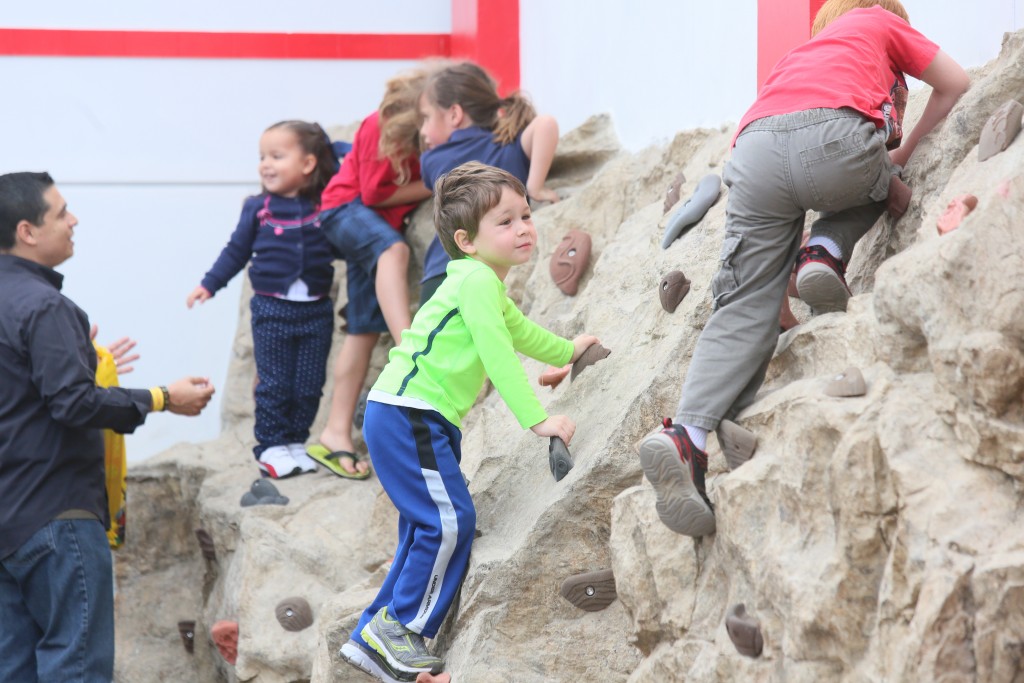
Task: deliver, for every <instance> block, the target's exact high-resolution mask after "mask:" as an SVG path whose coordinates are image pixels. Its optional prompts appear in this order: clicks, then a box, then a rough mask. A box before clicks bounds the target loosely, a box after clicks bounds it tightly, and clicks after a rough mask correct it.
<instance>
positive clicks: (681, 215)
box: [661, 173, 722, 249]
mask: <svg viewBox="0 0 1024 683" xmlns="http://www.w3.org/2000/svg"><path fill="white" fill-rule="evenodd" d="M721 193H722V179H721V178H719V177H718V176H717V175H715V174H714V173H711V174H709V175H706V176H704V177H703V178H701V180H700V182H699V183H697V189H696V190H694V191H693V195H692V196H691V197H690V198H689V199H687V200H686V203H685V204H683V205H682V206H681V207H679V209H678V210H677V211H676V212H675V213H674V214H672V218H670V219H669V220H668V225H667V226H666V227H665V235H664V236H663V237H662V238H661V248H662V249H668V248H669V246H670V245H671V244H672V243H673V242H675V241H676V240H677V239H679V238H680V237H682V235H683V233H684V232H686V229H687V228H689V227H691V226H694V225H696V224H697V223H698V222H700V219H701V218H704V214H706V213H707V212H708V209H710V208H711V207H712V206H713V205H714V203H715V202H716V201H718V196H719V195H720V194H721Z"/></svg>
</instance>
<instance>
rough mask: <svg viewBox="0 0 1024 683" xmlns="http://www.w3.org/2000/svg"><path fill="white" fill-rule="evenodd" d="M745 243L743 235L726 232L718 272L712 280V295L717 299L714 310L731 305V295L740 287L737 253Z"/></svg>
mask: <svg viewBox="0 0 1024 683" xmlns="http://www.w3.org/2000/svg"><path fill="white" fill-rule="evenodd" d="M742 242H743V235H740V234H739V233H735V232H726V233H725V238H724V239H723V240H722V253H721V254H720V255H719V256H718V260H719V265H718V272H717V273H715V277H713V278H712V279H711V295H712V296H713V297H714V298H715V301H714V306H713V308H714V310H718V308H719V307H721V306H724V305H725V304H727V303H729V302H728V298H729V295H730V294H732V293H733V292H734V291H736V288H737V287H739V277H738V274H737V272H736V265H735V263H734V261H735V257H736V252H737V251H738V250H739V248H740V244H741V243H742Z"/></svg>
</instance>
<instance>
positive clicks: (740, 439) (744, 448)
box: [717, 420, 757, 470]
mask: <svg viewBox="0 0 1024 683" xmlns="http://www.w3.org/2000/svg"><path fill="white" fill-rule="evenodd" d="M717 433H718V445H719V446H721V447H722V455H724V456H725V461H726V462H727V463H729V469H730V470H734V469H736V468H737V467H739V466H740V465H742V464H743V463H745V462H746V461H748V460H750V458H752V457H753V456H754V450H756V449H757V437H756V436H754V433H753V432H752V431H750V430H748V429H744V428H743V427H740V426H739V425H738V424H736V423H735V422H733V421H731V420H722V421H721V422H720V423H719V425H718V432H717Z"/></svg>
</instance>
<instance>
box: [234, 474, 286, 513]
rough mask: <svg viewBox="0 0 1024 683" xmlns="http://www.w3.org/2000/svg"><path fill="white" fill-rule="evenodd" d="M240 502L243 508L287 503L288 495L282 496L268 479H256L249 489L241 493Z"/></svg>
mask: <svg viewBox="0 0 1024 683" xmlns="http://www.w3.org/2000/svg"><path fill="white" fill-rule="evenodd" d="M240 503H241V505H242V507H244V508H247V507H252V506H253V505H287V504H288V496H282V495H281V492H280V491H278V490H277V487H276V486H274V485H273V484H272V483H271V482H270V480H269V479H257V480H256V481H254V482H253V483H252V486H250V487H249V490H248V491H246V492H245V493H244V494H242V500H241V501H240Z"/></svg>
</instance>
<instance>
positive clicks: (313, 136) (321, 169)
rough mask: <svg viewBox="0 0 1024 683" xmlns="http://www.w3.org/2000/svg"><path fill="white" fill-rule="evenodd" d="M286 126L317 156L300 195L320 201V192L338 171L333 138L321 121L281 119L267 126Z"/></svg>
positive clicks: (306, 148)
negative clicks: (321, 124)
mask: <svg viewBox="0 0 1024 683" xmlns="http://www.w3.org/2000/svg"><path fill="white" fill-rule="evenodd" d="M275 128H285V129H287V130H290V131H291V132H293V133H295V137H296V138H298V141H299V146H300V147H302V150H303V151H304V152H305V153H306V154H312V155H313V156H314V157H316V167H315V168H314V169H313V172H312V173H310V174H309V178H307V179H306V185H305V186H304V187H303V188H302V189H301V190H299V196H300V197H303V198H304V199H309V200H310V201H313V202H317V203H319V202H320V193H321V192H323V191H324V188H325V187H327V183H328V182H330V180H331V177H333V176H334V174H335V173H336V172H337V171H338V157H337V156H335V154H334V149H333V148H332V147H331V139H330V138H329V137H328V136H327V132H326V131H324V129H323V128H321V127H320V124H319V123H309V122H308V121H295V120H292V121H280V122H278V123H275V124H274V125H272V126H270V127H269V128H267V130H274V129H275Z"/></svg>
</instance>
